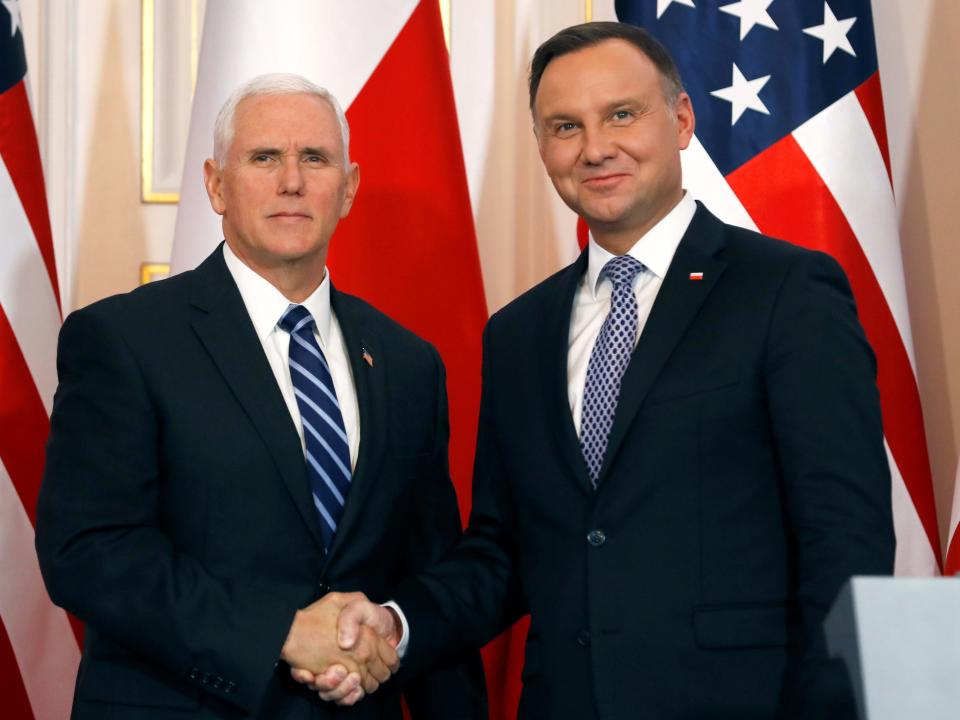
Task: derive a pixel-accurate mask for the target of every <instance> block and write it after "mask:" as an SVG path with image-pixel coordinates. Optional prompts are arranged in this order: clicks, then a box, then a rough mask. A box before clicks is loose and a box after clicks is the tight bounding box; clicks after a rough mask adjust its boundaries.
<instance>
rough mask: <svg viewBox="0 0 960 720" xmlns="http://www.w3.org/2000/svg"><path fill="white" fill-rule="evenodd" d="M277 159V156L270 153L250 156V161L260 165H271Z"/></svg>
mask: <svg viewBox="0 0 960 720" xmlns="http://www.w3.org/2000/svg"><path fill="white" fill-rule="evenodd" d="M275 160H276V158H275V157H274V156H273V155H271V154H270V153H257V154H256V155H251V156H250V162H252V163H253V164H254V165H260V166H266V165H271V164H272V163H273V162H274V161H275Z"/></svg>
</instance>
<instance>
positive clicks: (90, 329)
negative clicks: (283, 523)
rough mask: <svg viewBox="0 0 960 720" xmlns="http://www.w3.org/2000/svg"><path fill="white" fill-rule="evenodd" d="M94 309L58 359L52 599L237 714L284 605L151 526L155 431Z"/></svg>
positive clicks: (251, 691) (281, 633)
mask: <svg viewBox="0 0 960 720" xmlns="http://www.w3.org/2000/svg"><path fill="white" fill-rule="evenodd" d="M114 319H115V318H113V316H112V315H111V314H110V313H109V312H106V311H104V310H103V309H102V308H99V307H95V308H91V309H87V310H82V311H79V312H76V313H73V314H72V315H70V316H69V317H68V318H67V320H66V322H65V323H64V325H63V329H62V331H61V334H60V341H59V346H58V355H57V370H58V374H59V379H60V383H59V386H58V388H57V392H56V396H55V398H54V407H53V412H52V415H51V431H50V438H49V441H48V444H47V463H46V468H45V471H44V477H43V482H42V486H41V488H40V495H39V501H38V506H37V533H36V545H37V552H38V555H39V560H40V568H41V570H42V573H43V577H44V580H45V582H46V585H47V589H48V591H49V593H50V597H51V598H52V599H53V601H54V602H55V603H57V604H58V605H60V606H62V607H64V608H65V609H67V610H69V611H70V612H72V613H74V614H75V615H76V616H77V617H79V618H80V619H81V620H83V621H84V622H85V623H87V624H88V626H89V628H91V629H92V630H93V631H95V632H97V633H100V634H102V635H104V636H106V637H108V638H110V639H111V640H112V641H113V642H115V643H117V644H119V645H122V646H124V647H126V648H127V649H129V650H130V651H131V652H132V653H135V654H136V655H137V656H140V657H142V658H144V659H147V660H149V661H150V662H151V663H155V664H156V665H157V666H158V667H160V668H163V669H165V670H167V671H169V672H170V673H171V674H172V675H173V676H176V677H179V678H180V679H181V680H183V681H184V682H187V683H190V684H193V685H195V686H197V687H202V688H203V689H204V690H206V691H208V692H211V693H213V694H215V695H218V696H219V697H220V698H221V699H223V700H225V701H227V702H230V703H231V704H234V705H237V706H239V707H241V708H244V709H246V710H251V711H252V710H254V709H255V708H256V707H257V706H258V705H259V704H260V700H261V697H262V695H263V693H264V691H265V689H266V686H267V683H268V682H269V680H270V678H271V677H272V676H273V673H274V667H275V664H276V661H277V659H278V657H279V654H280V648H281V646H282V644H283V642H284V640H285V638H286V635H287V632H288V631H289V628H290V625H291V623H292V620H293V615H294V613H295V610H296V608H294V607H289V606H288V605H287V604H286V603H284V602H282V601H280V600H279V599H278V598H276V597H274V596H272V595H270V594H269V593H266V592H264V591H263V590H262V589H261V588H252V587H247V586H244V585H241V584H239V583H234V582H229V581H226V580H223V579H221V578H217V577H213V576H212V575H211V574H210V573H208V572H207V571H206V570H205V568H204V567H202V566H201V565H200V564H199V563H198V562H197V561H196V560H195V559H194V558H193V557H191V555H190V554H188V552H186V551H184V549H183V548H181V547H178V546H176V545H175V544H174V543H173V542H172V540H171V538H170V537H169V536H168V534H166V533H165V532H164V531H163V530H162V527H163V526H164V524H165V523H169V522H171V521H175V514H176V513H177V512H187V511H189V509H188V508H175V507H166V506H165V505H164V503H163V496H162V484H163V467H162V465H163V459H162V457H161V456H160V452H159V450H158V447H159V434H160V432H161V428H160V427H159V426H158V422H157V419H156V415H155V410H154V408H153V407H152V402H151V398H150V394H149V392H148V389H147V385H146V382H145V380H144V378H143V376H142V374H141V371H140V368H139V366H138V363H137V359H136V357H135V356H134V354H133V353H132V352H131V350H130V349H129V347H128V346H127V345H126V343H125V342H124V340H123V337H122V333H121V332H120V331H119V330H118V329H117V328H116V327H114V325H117V324H118V323H115V322H111V321H112V320H114Z"/></svg>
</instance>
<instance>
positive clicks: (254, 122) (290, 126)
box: [233, 93, 340, 147]
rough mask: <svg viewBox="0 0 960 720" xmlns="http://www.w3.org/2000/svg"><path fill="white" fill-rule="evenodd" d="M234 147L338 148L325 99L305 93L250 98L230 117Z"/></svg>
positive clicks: (337, 129) (334, 118)
mask: <svg viewBox="0 0 960 720" xmlns="http://www.w3.org/2000/svg"><path fill="white" fill-rule="evenodd" d="M233 141H234V145H235V146H249V145H261V144H264V143H267V144H277V143H281V144H283V145H288V144H290V143H294V144H297V145H301V144H308V145H312V144H317V145H330V144H331V143H335V144H336V146H337V147H339V145H340V126H339V123H338V122H337V116H336V114H335V113H334V111H333V108H332V107H331V106H330V103H328V102H327V101H326V100H324V99H323V98H321V97H318V96H316V95H310V94H308V93H284V94H273V95H253V96H251V97H248V98H244V99H243V100H241V101H240V103H239V104H238V105H237V109H236V112H235V113H234V116H233Z"/></svg>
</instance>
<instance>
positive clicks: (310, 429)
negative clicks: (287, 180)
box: [303, 420, 350, 482]
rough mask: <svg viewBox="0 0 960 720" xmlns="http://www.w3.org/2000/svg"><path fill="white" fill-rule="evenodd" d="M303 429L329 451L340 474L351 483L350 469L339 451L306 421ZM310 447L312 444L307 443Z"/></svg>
mask: <svg viewBox="0 0 960 720" xmlns="http://www.w3.org/2000/svg"><path fill="white" fill-rule="evenodd" d="M303 428H304V430H306V431H307V432H309V433H310V435H311V436H312V437H313V439H314V440H316V441H317V442H318V443H320V445H321V447H323V449H324V450H326V451H327V453H328V454H329V455H330V459H331V460H333V461H334V462H335V463H336V464H337V467H338V468H339V469H340V472H341V473H343V477H345V478H346V479H347V482H350V468H348V467H347V466H346V465H345V464H344V462H343V460H342V459H341V458H340V457H339V456H338V455H337V451H336V450H334V449H333V448H332V447H330V444H329V443H328V442H327V441H326V440H325V439H324V438H323V436H322V435H320V433H318V432H317V431H316V429H315V428H314V427H313V425H311V424H310V423H309V422H307V421H306V420H304V421H303ZM310 445H311V443H307V446H308V447H309V446H310Z"/></svg>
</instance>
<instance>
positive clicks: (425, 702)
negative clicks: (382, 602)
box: [401, 350, 488, 720]
mask: <svg viewBox="0 0 960 720" xmlns="http://www.w3.org/2000/svg"><path fill="white" fill-rule="evenodd" d="M432 356H433V364H434V366H435V368H436V396H437V402H436V413H435V417H434V427H435V433H434V437H435V443H434V447H433V449H432V452H431V457H430V461H429V470H428V472H427V474H426V476H427V478H426V479H427V484H426V486H425V492H424V493H423V497H422V499H421V501H420V502H419V503H418V509H417V517H416V518H415V522H413V523H412V527H411V531H412V532H411V533H410V538H411V546H410V548H409V550H408V552H407V553H406V557H407V558H408V559H409V566H408V568H407V574H408V575H415V574H417V573H421V572H423V571H424V569H425V568H427V567H430V566H431V565H433V564H434V563H436V562H437V561H439V560H440V559H441V558H442V557H443V555H444V554H445V553H446V552H448V551H449V550H450V548H451V547H452V546H453V545H454V544H455V543H456V542H457V540H458V539H459V538H460V537H461V535H462V532H461V527H460V511H459V509H458V506H457V497H456V493H455V490H454V487H453V483H452V482H451V480H450V468H449V460H448V455H447V448H448V445H449V439H450V422H449V412H448V407H447V392H446V373H445V372H444V368H443V361H442V360H441V359H440V356H439V355H438V354H437V353H436V351H435V350H433V351H432ZM402 679H403V678H402V677H401V680H402ZM404 696H405V697H406V700H407V703H408V705H409V707H410V712H411V714H412V716H413V718H414V720H420V719H424V720H429V719H430V718H439V717H442V718H450V720H481V719H483V720H485V719H486V718H487V713H488V711H487V697H486V685H485V680H484V674H483V664H482V663H481V661H480V653H479V651H478V650H477V649H476V648H471V649H465V650H463V651H462V652H460V653H455V654H452V655H450V656H449V657H448V658H446V659H443V660H441V661H440V662H438V663H436V664H433V665H432V667H431V668H430V670H429V671H427V672H426V673H423V674H421V675H419V676H416V677H415V678H414V679H413V680H411V681H410V682H408V683H407V684H406V686H405V688H404Z"/></svg>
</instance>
